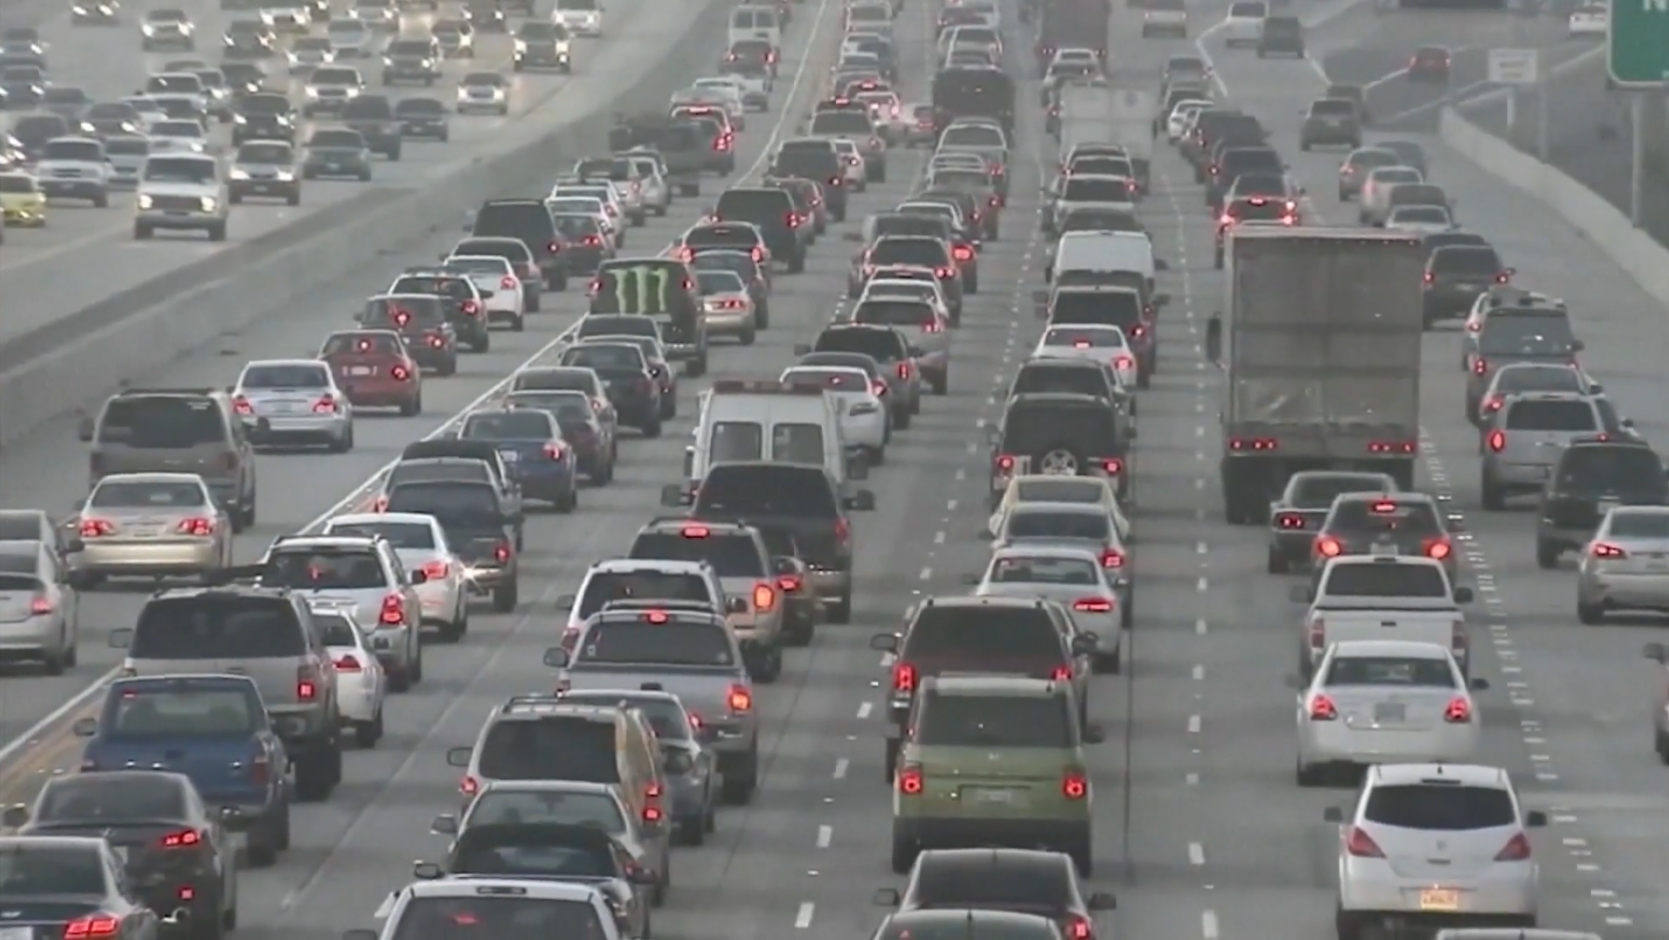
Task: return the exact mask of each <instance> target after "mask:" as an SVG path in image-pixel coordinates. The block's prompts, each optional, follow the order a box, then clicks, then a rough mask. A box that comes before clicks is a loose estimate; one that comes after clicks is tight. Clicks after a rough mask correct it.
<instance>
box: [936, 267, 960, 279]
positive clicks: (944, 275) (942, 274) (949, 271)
mask: <svg viewBox="0 0 1669 940" xmlns="http://www.w3.org/2000/svg"><path fill="white" fill-rule="evenodd" d="M933 273H934V274H935V275H937V276H938V278H939V280H941V281H943V280H948V279H950V278H953V277H955V276H956V270H955V269H954V268H934V269H933Z"/></svg>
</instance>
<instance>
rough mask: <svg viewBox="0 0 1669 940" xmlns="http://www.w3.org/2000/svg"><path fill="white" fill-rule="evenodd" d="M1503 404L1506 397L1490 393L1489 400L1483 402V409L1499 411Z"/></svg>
mask: <svg viewBox="0 0 1669 940" xmlns="http://www.w3.org/2000/svg"><path fill="white" fill-rule="evenodd" d="M1504 404H1506V399H1504V398H1502V397H1501V396H1500V395H1491V396H1489V401H1486V402H1484V410H1485V411H1500V410H1501V406H1502V405H1504Z"/></svg>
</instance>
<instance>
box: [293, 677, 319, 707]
mask: <svg viewBox="0 0 1669 940" xmlns="http://www.w3.org/2000/svg"><path fill="white" fill-rule="evenodd" d="M318 697H319V686H318V683H316V682H313V681H312V680H310V679H298V680H297V681H296V698H298V699H300V700H302V701H303V702H311V701H313V700H314V699H316V698H318Z"/></svg>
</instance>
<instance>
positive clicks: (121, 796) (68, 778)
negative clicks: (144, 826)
mask: <svg viewBox="0 0 1669 940" xmlns="http://www.w3.org/2000/svg"><path fill="white" fill-rule="evenodd" d="M186 812H187V811H186V806H185V799H184V798H183V797H182V795H181V793H180V786H179V784H177V783H175V782H174V781H173V780H170V779H168V778H167V777H165V776H162V775H160V774H154V775H153V774H122V775H120V776H114V777H113V776H110V775H107V774H74V775H65V776H62V777H54V778H53V779H52V781H51V782H50V783H48V784H47V786H46V789H45V790H43V791H42V793H41V799H40V802H39V803H36V804H35V811H34V813H33V814H31V816H32V818H31V820H30V821H31V822H32V823H34V824H35V825H37V826H39V825H41V824H43V823H44V824H50V823H54V822H67V823H88V822H98V823H107V824H110V825H121V824H122V823H129V822H137V823H143V822H153V821H166V820H174V819H185V818H186Z"/></svg>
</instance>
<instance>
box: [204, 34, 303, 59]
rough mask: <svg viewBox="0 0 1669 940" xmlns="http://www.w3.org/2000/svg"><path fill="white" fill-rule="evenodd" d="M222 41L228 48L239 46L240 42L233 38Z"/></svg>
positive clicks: (224, 38)
mask: <svg viewBox="0 0 1669 940" xmlns="http://www.w3.org/2000/svg"><path fill="white" fill-rule="evenodd" d="M220 41H221V42H223V43H225V44H226V45H228V46H235V45H237V44H238V41H237V40H236V39H233V38H232V37H230V36H222V37H221V38H220ZM292 57H293V56H292Z"/></svg>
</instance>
